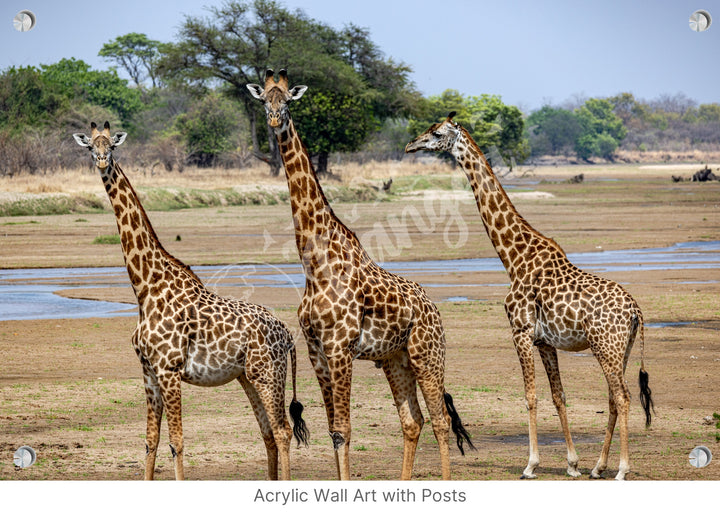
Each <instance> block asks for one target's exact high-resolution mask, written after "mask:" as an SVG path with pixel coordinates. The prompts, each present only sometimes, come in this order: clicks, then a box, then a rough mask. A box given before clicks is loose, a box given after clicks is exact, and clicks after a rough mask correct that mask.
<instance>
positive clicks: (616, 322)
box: [405, 112, 653, 479]
mask: <svg viewBox="0 0 720 517" xmlns="http://www.w3.org/2000/svg"><path fill="white" fill-rule="evenodd" d="M454 116H455V112H452V113H450V115H448V117H447V119H446V120H444V121H443V122H441V123H438V124H433V125H432V126H431V127H430V128H429V129H428V130H427V131H425V132H424V133H423V134H422V135H420V136H418V137H417V138H416V139H415V140H413V141H412V142H410V143H409V144H408V145H407V146H406V147H405V152H407V153H414V152H416V151H423V150H424V151H448V152H450V153H451V154H452V155H453V157H455V160H457V163H458V164H459V165H460V166H461V167H462V168H463V170H464V171H465V174H466V175H467V177H468V180H469V181H470V185H471V187H472V190H473V194H474V195H475V200H476V202H477V206H478V209H479V210H480V216H481V218H482V221H483V223H484V224H485V229H486V231H487V233H488V236H489V237H490V240H491V241H492V244H493V246H494V247H495V251H496V252H497V254H498V256H499V257H500V260H501V261H502V263H503V265H504V266H505V269H506V270H507V272H508V275H509V277H510V292H509V293H508V295H507V296H506V298H505V311H506V313H507V316H508V319H509V320H510V325H511V327H512V334H513V342H514V344H515V350H516V351H517V354H518V357H519V359H520V366H521V368H522V374H523V380H524V384H525V399H526V402H527V408H528V412H529V418H530V422H529V434H530V459H529V461H528V465H527V467H526V468H525V470H524V472H523V475H522V477H523V478H534V477H536V475H535V468H536V467H537V466H538V464H539V463H540V455H539V452H538V443H537V396H536V393H535V364H534V358H533V346H536V347H537V348H538V350H539V351H540V357H541V358H542V362H543V365H544V366H545V370H546V371H547V374H548V379H549V381H550V388H551V390H552V398H553V403H554V404H555V407H556V408H557V412H558V416H559V417H560V423H561V425H562V429H563V433H564V435H565V442H566V443H567V450H568V455H567V459H568V469H567V472H568V474H569V475H570V476H572V477H577V476H579V475H580V472H579V471H578V469H577V464H578V456H577V453H576V452H575V446H574V445H573V442H572V437H571V436H570V430H569V428H568V422H567V413H566V410H565V393H564V392H563V388H562V384H561V382H560V370H559V369H558V359H557V349H560V350H566V351H572V352H576V351H579V350H585V349H586V348H588V347H590V350H591V351H592V353H593V354H594V355H595V357H596V358H597V360H598V362H599V363H600V366H601V368H602V370H603V373H604V374H605V378H606V379H607V383H608V387H609V398H610V416H609V418H608V425H607V430H606V432H605V441H604V443H603V447H602V452H601V453H600V459H599V460H598V462H597V465H595V468H594V469H593V470H592V473H591V476H592V477H593V478H598V477H600V474H601V473H602V472H603V471H604V470H605V468H606V467H607V459H608V452H609V450H610V441H611V439H612V435H613V431H614V429H615V423H616V420H618V419H619V420H620V423H619V427H620V468H619V470H618V473H617V476H616V479H625V475H626V474H627V473H628V472H629V470H630V458H629V452H628V413H629V408H630V391H629V390H628V387H627V383H626V381H625V378H624V374H625V367H626V366H627V361H628V358H629V357H630V351H631V350H632V346H633V343H634V341H635V335H636V333H637V331H638V329H639V330H640V357H641V359H640V402H641V404H642V406H643V409H644V410H645V417H646V425H647V426H649V425H650V420H651V416H650V408H651V407H652V404H653V402H652V398H651V392H650V388H649V387H648V374H647V372H646V371H645V364H644V356H645V354H644V349H645V339H644V332H643V316H642V312H641V311H640V307H638V304H637V303H636V302H635V300H634V299H633V298H632V297H631V296H630V295H629V294H628V293H627V291H625V289H623V288H622V287H620V286H619V285H618V284H616V283H615V282H613V281H611V280H606V279H604V278H599V277H597V276H594V275H591V274H590V273H586V272H585V271H582V270H581V269H579V268H577V267H575V266H574V265H573V264H572V263H571V262H570V261H569V260H568V258H567V256H566V255H565V252H563V250H562V248H560V246H559V245H558V244H557V243H555V241H553V240H552V239H548V238H547V237H545V236H543V235H542V234H541V233H540V232H538V231H536V230H535V229H534V228H533V227H532V226H530V224H528V222H527V221H526V220H525V219H524V218H523V217H522V216H521V215H520V214H519V213H518V212H517V210H516V209H515V207H514V206H513V204H512V202H511V201H510V199H509V198H508V196H507V194H506V193H505V191H504V190H503V188H502V186H501V185H500V182H499V181H498V180H497V178H496V177H495V174H494V173H493V171H492V168H491V167H490V164H489V163H488V162H487V160H486V159H485V156H484V155H483V153H482V151H480V148H479V147H478V145H477V144H476V143H475V142H474V141H473V139H472V137H471V136H470V134H469V133H468V132H467V130H465V129H464V128H463V127H462V126H460V125H459V124H457V123H456V122H454V121H453V120H452V119H453V117H454Z"/></svg>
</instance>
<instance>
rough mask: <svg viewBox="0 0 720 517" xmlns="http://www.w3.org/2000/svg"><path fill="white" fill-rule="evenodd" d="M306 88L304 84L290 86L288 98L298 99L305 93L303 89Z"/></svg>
mask: <svg viewBox="0 0 720 517" xmlns="http://www.w3.org/2000/svg"><path fill="white" fill-rule="evenodd" d="M307 89H308V87H307V86H305V85H301V86H293V87H292V88H290V91H289V92H288V93H289V94H290V99H292V100H294V101H296V100H298V99H299V98H300V97H302V96H303V94H304V93H305V90H307Z"/></svg>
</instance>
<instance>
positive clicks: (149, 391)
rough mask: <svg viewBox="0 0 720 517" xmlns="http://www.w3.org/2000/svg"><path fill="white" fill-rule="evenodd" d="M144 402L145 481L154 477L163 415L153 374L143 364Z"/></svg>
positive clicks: (159, 395) (158, 389) (160, 398)
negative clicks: (145, 403)
mask: <svg viewBox="0 0 720 517" xmlns="http://www.w3.org/2000/svg"><path fill="white" fill-rule="evenodd" d="M143 377H144V382H145V400H146V402H147V432H146V435H145V480H146V481H151V480H152V479H153V478H154V477H155V457H156V456H157V448H158V443H159V442H160V422H161V420H162V414H163V401H162V394H161V393H160V386H159V385H158V382H157V378H156V377H155V374H154V373H153V371H152V370H151V369H150V367H149V366H147V365H146V364H145V363H143Z"/></svg>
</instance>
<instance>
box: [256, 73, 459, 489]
mask: <svg viewBox="0 0 720 517" xmlns="http://www.w3.org/2000/svg"><path fill="white" fill-rule="evenodd" d="M247 87H248V90H249V91H250V93H251V94H252V96H253V97H255V98H256V99H258V100H259V101H260V102H262V103H263V105H264V107H265V112H266V114H267V122H268V125H269V126H270V127H271V128H273V130H274V132H275V136H276V139H277V142H278V144H279V148H280V154H281V156H282V160H283V164H284V166H285V174H286V177H287V181H288V190H289V192H290V204H291V209H292V216H293V222H294V226H295V241H296V244H297V248H298V254H299V256H300V260H301V262H302V265H303V271H304V273H305V292H304V295H303V298H302V302H301V304H300V307H299V309H298V318H299V321H300V326H301V327H302V330H303V334H304V336H305V340H306V342H307V346H308V355H309V357H310V361H311V362H312V365H313V368H314V370H315V373H316V376H317V378H318V382H319V384H320V389H321V391H322V396H323V401H324V404H325V410H326V413H327V417H328V427H329V432H330V435H331V437H332V441H333V448H334V450H335V461H336V467H337V473H338V477H339V478H340V479H349V478H350V463H349V462H350V460H349V450H350V441H351V437H350V433H351V426H350V388H351V383H352V362H353V360H355V359H365V360H370V361H374V362H375V363H376V365H378V366H379V367H381V368H382V369H383V372H384V373H385V376H386V377H387V380H388V383H389V384H390V388H391V390H392V393H393V397H394V399H395V406H396V408H397V411H398V414H399V416H400V421H401V424H402V431H403V439H404V449H403V463H402V471H401V475H400V477H401V478H402V479H410V477H411V476H412V468H413V462H414V458H415V451H416V448H417V444H418V439H419V437H420V430H421V429H422V426H423V424H424V419H423V415H422V412H421V410H420V405H419V403H418V397H417V386H418V385H419V386H420V390H421V392H422V394H423V397H424V399H425V402H426V404H427V407H428V411H429V413H430V419H431V423H432V427H433V431H434V433H435V438H436V439H437V442H438V446H439V449H440V459H441V468H442V477H443V478H444V479H449V478H450V457H449V446H448V436H449V430H450V427H451V426H452V428H453V430H454V431H455V432H456V437H457V443H458V446H459V447H460V450H461V451H462V452H464V451H463V443H464V442H465V441H467V443H468V445H469V446H470V447H472V442H471V441H470V437H469V435H468V434H467V432H466V430H465V428H464V427H463V425H462V422H461V421H460V417H459V416H458V414H457V412H456V411H455V410H454V407H453V406H452V402H451V398H450V397H449V396H448V397H446V393H445V387H444V382H445V332H444V330H443V326H442V321H441V319H440V313H439V312H438V310H437V308H436V307H435V305H434V304H433V303H432V302H431V301H430V299H429V298H428V296H427V294H426V293H425V291H424V290H423V289H422V287H420V286H419V285H418V284H416V283H414V282H410V281H408V280H405V279H404V278H401V277H399V276H396V275H393V274H392V273H389V272H387V271H385V270H384V269H382V268H381V267H380V266H378V265H377V264H376V263H375V262H374V261H373V260H372V259H371V258H370V256H369V255H368V254H367V252H366V251H365V249H364V248H363V247H362V245H361V244H360V241H359V240H358V238H357V236H356V235H355V234H354V233H353V232H352V231H351V230H350V229H349V228H348V227H347V226H345V225H344V224H343V223H342V222H341V221H340V219H339V218H338V217H337V216H336V215H335V213H334V212H333V210H332V208H331V206H330V204H329V203H328V201H327V198H326V197H325V194H324V193H323V190H322V187H321V186H320V183H319V181H318V178H317V175H316V173H315V170H314V168H313V166H312V163H311V161H310V156H309V155H308V152H307V150H306V149H305V146H304V145H303V142H302V141H301V140H300V137H299V136H298V134H297V131H296V130H295V126H294V124H293V121H292V118H291V117H290V113H289V111H288V103H289V102H291V101H293V100H298V99H299V98H300V97H302V95H303V94H304V93H305V91H306V90H307V87H305V86H296V87H293V88H290V87H289V84H288V77H287V72H286V71H285V70H280V72H279V73H278V81H275V77H274V74H273V72H272V70H268V71H267V72H266V74H265V82H264V86H260V85H257V84H248V85H247Z"/></svg>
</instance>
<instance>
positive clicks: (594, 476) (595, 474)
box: [590, 470, 602, 479]
mask: <svg viewBox="0 0 720 517" xmlns="http://www.w3.org/2000/svg"><path fill="white" fill-rule="evenodd" d="M590 479H602V475H601V474H600V472H595V471H594V470H593V471H592V472H590Z"/></svg>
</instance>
